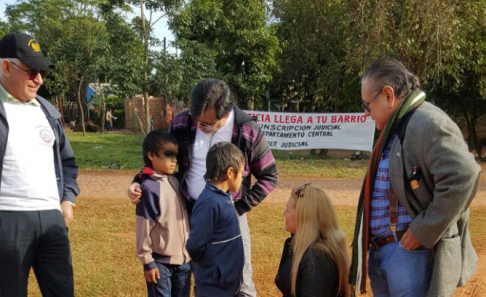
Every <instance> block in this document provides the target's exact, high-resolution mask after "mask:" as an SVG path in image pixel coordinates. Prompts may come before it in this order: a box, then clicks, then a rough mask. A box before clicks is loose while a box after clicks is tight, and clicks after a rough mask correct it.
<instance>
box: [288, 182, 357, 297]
mask: <svg viewBox="0 0 486 297" xmlns="http://www.w3.org/2000/svg"><path fill="white" fill-rule="evenodd" d="M299 193H300V195H299ZM298 195H299V196H300V197H299V196H298ZM291 197H292V199H294V201H293V202H294V206H295V216H296V221H297V222H296V227H297V230H296V232H295V234H294V236H293V239H292V250H293V259H292V270H291V271H292V272H291V290H292V291H291V292H292V295H293V296H296V283H297V274H298V271H299V265H300V261H301V260H302V257H303V255H304V253H305V251H306V250H307V249H308V248H311V247H312V248H316V249H319V250H321V251H322V252H325V253H327V254H328V255H329V256H330V257H331V259H332V260H333V261H334V263H335V264H336V267H337V271H338V274H339V278H338V294H343V293H344V295H345V296H349V295H350V292H349V286H348V276H349V258H348V253H347V249H346V235H345V233H344V232H343V231H342V229H341V227H340V226H339V222H338V219H337V215H336V212H335V211H334V207H333V205H332V202H331V200H330V199H329V197H328V196H327V194H326V192H325V191H324V190H322V189H321V188H318V187H315V186H313V185H308V186H306V187H304V189H303V190H302V191H300V192H299V191H298V190H297V189H292V194H291Z"/></svg>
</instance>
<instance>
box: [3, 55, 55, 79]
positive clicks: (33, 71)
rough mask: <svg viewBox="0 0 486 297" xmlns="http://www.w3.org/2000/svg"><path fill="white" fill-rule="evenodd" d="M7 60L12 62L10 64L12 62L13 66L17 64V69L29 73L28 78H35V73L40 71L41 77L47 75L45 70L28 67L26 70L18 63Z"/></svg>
mask: <svg viewBox="0 0 486 297" xmlns="http://www.w3.org/2000/svg"><path fill="white" fill-rule="evenodd" d="M9 62H10V63H12V64H14V65H15V66H17V67H18V68H19V69H21V70H23V71H24V72H25V73H27V74H28V75H29V79H30V80H34V79H36V78H37V75H38V74H39V73H40V75H41V77H42V79H44V78H45V77H46V75H47V71H45V70H35V69H29V70H27V69H24V68H22V67H20V65H19V64H17V63H14V62H13V61H10V60H9Z"/></svg>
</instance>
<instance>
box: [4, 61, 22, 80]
mask: <svg viewBox="0 0 486 297" xmlns="http://www.w3.org/2000/svg"><path fill="white" fill-rule="evenodd" d="M3 60H7V61H11V62H14V63H15V64H19V63H20V60H19V59H17V58H0V65H2V62H3ZM2 77H3V70H0V79H1V78H2Z"/></svg>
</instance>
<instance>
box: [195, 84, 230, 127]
mask: <svg viewBox="0 0 486 297" xmlns="http://www.w3.org/2000/svg"><path fill="white" fill-rule="evenodd" d="M209 108H214V110H215V111H216V118H217V119H218V120H220V119H222V118H224V117H225V116H227V115H228V114H229V113H230V111H231V109H232V108H233V98H232V95H231V91H230V88H229V86H228V85H227V84H226V83H225V82H224V81H222V80H219V79H214V78H207V79H203V80H202V81H200V82H199V83H198V84H197V86H196V87H195V88H194V90H193V91H192V98H191V110H190V114H191V116H192V117H193V118H195V117H197V116H200V115H201V114H202V113H204V112H205V111H206V110H208V109H209Z"/></svg>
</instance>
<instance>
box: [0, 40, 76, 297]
mask: <svg viewBox="0 0 486 297" xmlns="http://www.w3.org/2000/svg"><path fill="white" fill-rule="evenodd" d="M0 62H1V79H0V295H1V296H2V297H26V296H27V283H28V278H29V272H30V269H31V268H32V267H33V268H34V272H35V275H36V278H37V282H38V284H39V287H40V290H41V292H42V295H43V296H48V297H50V296H56V297H70V296H74V284H73V268H72V262H71V247H70V244H69V238H68V230H67V227H68V225H69V224H70V223H71V221H72V219H73V210H74V207H75V204H74V203H75V197H76V195H78V194H79V189H78V185H77V183H76V177H77V175H78V167H77V166H76V162H75V159H74V155H73V151H72V149H71V146H70V144H69V141H68V140H67V138H66V135H65V134H64V128H63V126H62V123H61V115H60V113H59V112H58V111H57V110H56V109H55V108H54V107H53V106H52V105H51V104H50V103H49V102H47V101H46V100H45V99H44V98H41V97H39V96H37V91H38V90H39V88H40V86H41V85H42V84H43V82H44V81H43V78H44V76H45V74H46V70H48V69H49V68H50V67H52V63H51V62H50V61H49V60H47V59H46V58H45V57H44V56H43V54H42V51H41V49H40V46H39V43H38V42H37V40H35V39H34V38H33V37H31V36H28V35H25V34H17V33H11V34H7V35H5V36H4V37H3V38H2V39H1V40H0Z"/></svg>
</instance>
